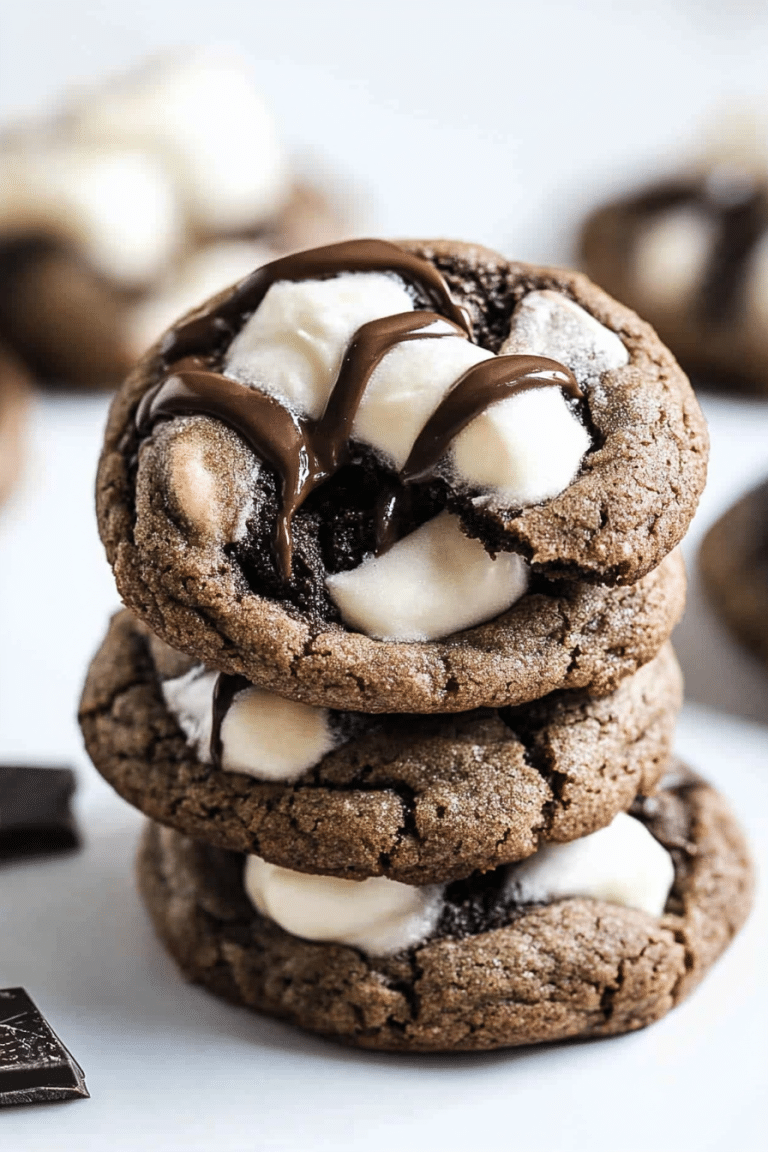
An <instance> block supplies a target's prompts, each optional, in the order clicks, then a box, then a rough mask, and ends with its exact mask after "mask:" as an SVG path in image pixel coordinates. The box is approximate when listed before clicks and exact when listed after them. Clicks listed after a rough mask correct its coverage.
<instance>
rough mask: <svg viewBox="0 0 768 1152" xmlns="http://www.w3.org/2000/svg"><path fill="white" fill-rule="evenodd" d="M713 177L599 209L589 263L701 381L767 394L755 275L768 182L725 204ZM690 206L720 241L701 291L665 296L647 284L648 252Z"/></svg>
mask: <svg viewBox="0 0 768 1152" xmlns="http://www.w3.org/2000/svg"><path fill="white" fill-rule="evenodd" d="M710 177H714V178H710V179H709V181H708V179H707V177H706V176H703V177H702V175H701V174H699V173H695V174H693V175H691V176H690V177H688V178H686V177H682V178H680V179H672V180H669V181H668V182H666V183H663V184H660V185H655V186H653V187H651V188H647V189H641V190H640V191H638V192H637V193H636V194H634V195H630V196H627V197H624V198H622V199H619V200H617V201H615V202H613V203H610V204H607V205H605V206H603V207H601V208H599V209H597V210H596V211H595V212H594V213H592V215H591V216H590V217H589V218H588V219H587V221H586V222H585V224H584V226H583V229H582V233H581V237H580V241H579V244H580V253H579V256H580V262H581V264H582V266H583V267H584V269H585V271H586V272H587V273H588V274H589V275H590V276H592V277H594V279H596V280H597V281H598V282H599V283H600V284H603V285H604V286H605V287H606V289H607V290H608V291H609V292H610V293H611V294H612V295H614V296H616V297H617V298H618V299H619V300H623V301H624V302H625V303H626V304H628V305H629V306H630V307H631V308H635V309H637V311H638V312H639V313H640V314H641V316H643V317H644V318H645V319H647V320H648V321H649V322H650V323H651V324H652V325H653V326H654V328H655V329H656V331H657V332H658V333H659V335H660V336H661V338H662V340H663V341H664V342H665V343H666V344H668V345H669V347H670V348H671V349H672V351H673V352H674V354H675V356H677V357H678V359H679V360H680V362H681V363H682V365H683V367H684V368H685V369H686V371H688V372H690V373H691V374H692V375H693V376H694V378H695V379H696V380H701V381H702V382H706V383H708V384H713V385H715V386H717V387H718V388H723V389H727V390H729V391H740V392H754V393H762V394H765V393H767V392H768V337H767V336H766V330H765V323H764V320H761V319H760V317H759V316H755V315H754V314H752V313H751V310H750V300H749V275H750V263H751V260H752V258H753V256H754V255H755V253H756V251H757V248H758V246H759V245H760V244H761V243H762V242H765V241H766V240H768V186H766V184H765V182H764V178H763V179H761V180H758V181H757V183H756V184H753V185H751V186H750V185H748V184H746V183H745V184H744V185H743V186H742V187H741V188H740V189H734V188H731V189H730V191H729V188H728V186H727V181H726V180H723V181H722V182H721V184H720V186H719V187H720V192H721V194H722V200H719V199H718V195H717V192H718V183H717V173H716V172H714V171H713V172H712V173H710ZM707 187H710V188H711V189H712V192H711V193H707V191H706V189H707ZM740 197H741V198H740ZM681 206H683V207H685V206H690V207H691V208H692V209H693V210H694V211H700V212H701V213H702V214H703V215H704V216H705V217H706V216H708V217H709V218H710V220H711V221H712V226H713V235H712V238H711V241H710V246H709V251H708V253H707V254H706V257H705V260H704V265H703V268H702V269H701V272H700V274H699V275H698V277H697V278H696V283H695V286H694V289H693V291H691V292H689V291H680V292H678V293H676V294H673V293H671V292H669V293H667V292H664V293H662V294H659V293H658V292H656V291H654V290H653V288H652V286H650V285H647V284H646V283H645V280H644V276H643V260H644V256H643V250H642V248H641V245H642V243H643V240H644V238H645V237H646V236H647V235H648V230H649V229H651V228H652V227H654V226H655V224H656V222H657V221H660V220H662V219H663V217H664V214H665V213H666V212H667V211H668V210H670V209H674V208H676V207H681ZM667 259H668V260H669V261H671V260H672V259H673V258H672V256H668V257H667ZM685 260H686V256H685V255H684V254H683V253H681V254H680V256H679V261H680V262H684V261H685Z"/></svg>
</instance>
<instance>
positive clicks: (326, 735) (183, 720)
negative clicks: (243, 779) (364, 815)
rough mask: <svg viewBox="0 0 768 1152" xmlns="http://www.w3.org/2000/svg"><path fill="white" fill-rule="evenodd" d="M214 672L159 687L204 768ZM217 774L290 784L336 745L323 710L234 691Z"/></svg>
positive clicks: (251, 690)
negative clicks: (231, 773)
mask: <svg viewBox="0 0 768 1152" xmlns="http://www.w3.org/2000/svg"><path fill="white" fill-rule="evenodd" d="M218 679H219V674H218V673H217V672H212V671H209V670H207V669H205V668H203V667H201V666H199V665H198V666H196V667H194V668H191V669H190V670H189V671H188V672H186V673H184V675H182V676H178V677H174V678H173V679H171V680H164V681H163V682H162V691H163V697H164V699H165V702H166V704H167V706H168V709H169V711H170V712H171V713H172V715H173V716H174V717H175V719H176V721H177V723H178V724H179V727H180V728H181V730H182V731H183V733H184V735H185V736H186V737H187V741H188V743H189V744H191V745H192V747H193V748H194V749H195V752H196V754H197V756H198V757H199V759H200V760H201V761H202V763H204V764H210V763H211V760H212V756H211V736H212V733H213V728H214V698H215V691H216V683H217V681H218ZM220 739H221V768H222V769H223V770H224V771H226V772H241V773H244V774H245V775H247V776H253V777H255V778H256V779H257V780H282V781H292V780H296V779H297V778H298V777H299V776H301V775H303V773H304V772H306V771H307V770H308V769H309V768H311V767H313V765H315V764H317V763H318V761H320V760H321V759H322V758H323V756H325V755H326V754H327V753H328V752H330V751H331V749H332V748H334V747H336V746H337V744H338V743H339V736H338V733H337V732H335V731H334V730H333V728H332V726H331V723H330V718H329V713H328V710H327V709H326V708H313V707H311V706H310V705H308V704H300V703H298V702H297V701H294V700H285V699H284V698H283V697H282V696H277V695H275V693H274V692H265V691H263V690H262V689H260V688H255V687H253V686H249V687H245V688H243V689H241V690H240V691H238V692H237V693H236V694H235V695H234V698H233V700H232V702H231V704H230V705H229V707H228V708H227V710H226V713H225V714H224V716H223V717H222V718H221V723H220Z"/></svg>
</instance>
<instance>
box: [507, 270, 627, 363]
mask: <svg viewBox="0 0 768 1152" xmlns="http://www.w3.org/2000/svg"><path fill="white" fill-rule="evenodd" d="M500 354H501V355H502V356H510V355H528V356H549V357H550V359H552V360H558V361H559V362H560V363H561V364H564V365H565V366H566V368H570V370H571V372H573V374H574V376H575V377H576V380H577V381H578V383H579V384H582V385H583V384H590V383H592V382H594V381H595V380H598V379H599V378H600V376H601V375H602V374H603V372H609V371H611V370H612V369H616V368H623V367H624V365H625V364H627V363H628V362H629V353H628V352H627V349H626V347H625V346H624V343H623V341H622V340H621V339H620V338H619V337H618V336H617V335H616V333H615V332H611V330H610V328H606V327H605V325H604V324H601V323H600V321H599V320H595V318H594V316H590V314H589V312H587V311H586V309H584V308H582V307H581V305H580V304H576V303H574V301H573V300H569V299H568V297H567V296H563V295H562V293H561V292H554V291H552V290H551V289H544V290H543V291H540V292H529V293H528V295H527V296H524V297H523V299H522V300H521V301H520V303H519V304H518V305H517V307H516V308H515V311H514V313H513V314H512V322H511V324H510V329H509V335H508V337H507V339H506V340H505V341H504V344H503V345H502V347H501V349H500Z"/></svg>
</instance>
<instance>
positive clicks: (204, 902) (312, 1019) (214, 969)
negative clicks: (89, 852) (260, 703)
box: [139, 768, 752, 1051]
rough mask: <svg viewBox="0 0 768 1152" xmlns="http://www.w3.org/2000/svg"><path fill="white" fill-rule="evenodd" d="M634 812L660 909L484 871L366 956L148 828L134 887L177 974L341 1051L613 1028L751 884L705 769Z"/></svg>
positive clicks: (212, 859)
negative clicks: (434, 919) (421, 926)
mask: <svg viewBox="0 0 768 1152" xmlns="http://www.w3.org/2000/svg"><path fill="white" fill-rule="evenodd" d="M633 811H634V814H635V815H636V816H637V817H638V818H639V819H640V820H641V821H642V822H643V823H644V824H646V826H647V827H648V828H649V829H650V831H651V832H652V834H653V836H654V837H655V838H656V840H658V841H659V842H660V843H661V844H662V845H663V846H664V847H665V848H666V849H667V850H668V851H669V853H670V855H671V857H672V860H673V862H674V882H673V886H672V888H671V891H670V893H669V896H668V898H667V903H666V907H665V909H664V913H663V915H662V916H661V917H657V916H654V915H651V914H649V913H648V912H644V911H639V910H637V909H635V908H629V907H623V906H619V905H617V904H613V903H607V902H605V901H603V900H596V899H589V898H584V897H581V898H574V897H570V898H564V899H558V900H555V901H554V902H552V903H545V904H521V903H519V902H516V901H515V899H514V895H513V893H514V890H513V889H510V888H509V886H504V885H503V884H500V883H499V881H498V879H495V878H496V877H497V873H491V874H490V875H488V876H486V877H479V876H475V877H473V878H471V879H470V880H468V881H463V882H459V883H458V884H456V885H449V886H448V887H447V888H446V889H445V893H444V897H443V900H444V910H443V913H442V915H441V917H440V920H439V922H438V923H437V926H436V927H435V928H434V930H433V932H432V934H431V936H430V938H429V939H428V940H427V941H426V942H425V943H423V944H421V945H418V946H415V947H412V948H409V949H406V950H404V951H401V952H399V953H397V954H395V955H391V956H384V957H381V956H379V957H371V956H370V955H367V954H365V953H364V952H362V951H359V950H357V949H355V948H351V947H348V946H343V945H336V944H327V943H324V944H317V943H311V942H309V941H307V940H302V939H299V938H298V937H296V936H293V935H290V934H289V933H287V932H285V931H284V930H283V929H281V928H280V927H278V926H277V924H275V923H274V922H273V921H270V920H269V919H267V918H265V917H264V916H262V915H260V914H259V913H257V912H255V910H254V908H253V906H252V904H251V903H250V901H249V900H248V899H247V897H246V895H245V891H244V888H243V880H242V871H243V864H242V857H240V856H238V855H236V854H233V853H227V852H224V851H222V850H220V849H216V848H211V847H208V846H206V845H203V844H200V843H197V842H195V841H193V840H188V839H186V838H184V837H183V836H181V835H180V834H179V833H177V832H173V831H171V830H169V829H163V828H160V827H159V826H158V825H154V824H151V825H149V826H148V827H147V830H146V833H145V836H144V840H143V843H142V847H141V851H140V855H139V881H140V888H141V892H142V895H143V898H144V901H145V903H146V905H147V907H148V909H149V911H150V914H151V916H152V920H153V923H154V925H155V929H156V931H157V933H158V935H159V936H160V938H161V939H162V940H163V942H164V943H165V945H166V946H167V948H168V949H169V950H170V952H171V954H172V955H173V957H174V958H175V960H176V961H177V963H178V964H179V966H180V967H181V969H182V971H183V973H184V974H185V976H186V977H187V978H188V979H190V980H192V981H195V982H198V983H201V984H204V985H205V986H206V987H207V988H208V989H209V990H210V991H212V992H215V993H216V994H217V995H220V996H223V997H224V998H226V999H228V1000H231V1001H233V1002H234V1003H237V1004H243V1005H246V1006H248V1007H250V1008H252V1009H255V1010H256V1011H259V1012H264V1013H266V1014H268V1015H272V1016H277V1017H280V1018H283V1019H286V1020H289V1021H290V1022H292V1023H294V1024H298V1025H300V1026H301V1027H304V1028H307V1029H309V1030H311V1031H315V1032H320V1033H323V1034H325V1035H327V1036H330V1037H333V1038H335V1039H338V1040H341V1041H343V1042H345V1043H348V1044H354V1045H358V1046H360V1047H366V1048H384V1049H396V1050H410V1051H447V1050H449V1051H456V1050H473V1049H474V1050H478V1049H484V1048H497V1047H506V1046H511V1045H518V1044H531V1043H538V1042H542V1041H551V1040H564V1039H573V1038H587V1037H596V1036H607V1035H614V1034H616V1033H620V1032H627V1031H632V1030H635V1029H638V1028H642V1027H644V1026H645V1025H647V1024H650V1023H652V1022H653V1021H654V1020H657V1019H659V1018H660V1017H661V1016H663V1015H664V1014H665V1013H666V1012H667V1011H669V1009H670V1008H672V1007H674V1006H675V1005H676V1004H678V1003H679V1002H680V1001H681V1000H682V999H683V998H684V997H685V996H687V995H688V993H689V992H690V991H691V990H692V988H694V987H695V985H696V984H697V983H698V981H699V980H700V979H701V977H702V976H703V975H704V973H705V972H706V971H707V969H708V968H709V967H710V966H711V965H712V964H713V963H714V961H715V960H716V959H717V957H718V956H719V955H720V953H721V952H722V951H723V950H724V948H725V947H726V946H727V944H728V943H729V941H730V940H731V938H732V937H733V935H734V934H735V933H736V931H738V929H739V927H740V926H741V924H742V923H743V921H744V919H745V918H746V915H747V913H748V911H749V907H750V902H751V891H752V875H751V867H750V863H749V858H748V854H747V849H746V846H745V843H744V839H743V836H742V833H741V831H740V829H739V827H738V825H737V823H736V821H735V820H734V818H733V816H732V815H731V813H730V811H729V810H728V808H727V806H726V804H725V802H724V801H723V799H722V798H721V797H720V796H719V794H718V793H717V792H715V791H714V789H712V788H711V787H710V786H709V785H707V784H706V783H704V782H703V781H702V780H701V779H700V778H698V777H696V776H695V775H693V774H692V773H690V772H688V771H687V770H685V769H682V768H680V769H679V771H676V772H675V774H674V775H673V776H671V777H670V778H669V779H668V781H666V782H665V785H664V790H663V791H662V792H661V793H659V795H658V796H657V797H655V798H654V799H653V800H647V801H642V800H641V801H639V802H638V803H637V804H636V806H635V808H634V810H633ZM624 819H626V817H625V818H624ZM503 871H504V870H503V869H502V870H500V872H503Z"/></svg>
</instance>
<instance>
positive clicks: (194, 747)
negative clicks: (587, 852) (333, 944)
mask: <svg viewBox="0 0 768 1152" xmlns="http://www.w3.org/2000/svg"><path fill="white" fill-rule="evenodd" d="M681 691H682V685H681V677H680V671H679V668H678V666H677V662H676V660H675V657H674V654H673V652H672V649H671V646H669V645H667V646H666V647H665V648H663V649H662V651H661V653H660V654H659V655H658V656H657V657H656V658H655V659H654V660H653V661H651V663H649V664H647V665H646V666H645V667H643V668H641V669H640V671H639V672H636V673H635V674H634V675H633V676H630V677H628V678H627V679H625V680H624V681H622V683H621V684H620V686H619V687H618V688H617V689H616V690H615V691H614V692H613V693H612V694H611V695H610V696H606V697H603V698H602V699H593V698H590V696H589V695H588V694H587V693H585V692H558V693H553V694H552V695H550V696H548V697H547V698H545V699H543V700H539V701H537V702H535V703H532V704H528V705H524V706H520V707H517V708H502V709H493V710H492V709H479V710H475V711H472V712H468V713H463V714H459V715H454V714H438V715H431V716H423V715H420V716H409V715H391V714H390V715H387V714H379V715H365V714H362V713H357V712H339V711H334V710H329V709H321V708H312V707H309V706H307V705H303V704H297V703H295V702H292V701H287V700H284V699H283V698H282V697H277V696H274V695H273V694H271V693H267V692H263V691H261V690H259V689H254V688H253V687H252V686H249V685H248V683H247V681H244V680H242V678H240V677H219V675H218V674H217V673H216V672H213V671H210V670H207V669H205V668H204V667H203V666H201V665H195V664H194V663H193V662H192V661H191V660H190V659H189V658H187V657H185V656H182V655H180V654H179V653H176V652H174V651H173V650H172V649H170V648H168V647H167V646H166V645H164V644H163V643H162V642H160V641H158V640H157V639H156V638H155V637H153V636H151V634H150V633H149V632H148V631H147V629H146V628H144V627H143V626H142V625H140V624H138V623H137V621H136V620H135V619H134V618H133V617H132V616H131V615H130V613H128V612H122V613H120V614H118V615H117V616H116V617H115V618H114V619H113V621H112V624H111V626H110V629H109V632H108V634H107V637H106V639H105V641H104V643H103V644H102V647H101V649H100V651H99V652H98V654H97V656H96V658H95V660H94V662H93V664H92V666H91V670H90V673H89V676H88V680H87V682H86V686H85V690H84V694H83V700H82V703H81V710H80V722H81V725H82V728H83V733H84V735H85V741H86V746H87V748H88V752H89V754H90V756H91V758H92V759H93V761H94V763H95V765H96V767H97V768H98V769H99V771H100V772H101V773H102V774H103V775H104V776H105V778H106V779H107V780H108V781H109V783H110V784H112V786H113V787H114V788H115V789H116V790H117V791H118V792H119V793H120V795H121V796H123V798H124V799H126V800H128V801H129V802H130V803H132V804H134V805H135V806H136V807H138V808H140V809H141V810H142V811H143V812H144V813H146V815H148V816H150V817H151V818H152V819H153V820H157V821H159V822H160V823H163V824H166V825H169V826H171V827H173V828H176V829H178V830H179V831H181V832H183V833H185V834H186V835H190V836H193V837H195V836H196V837H199V838H201V839H205V840H206V841H207V842H208V843H210V844H213V845H216V846H219V847H222V848H228V849H230V850H233V851H239V852H247V853H250V854H257V855H259V856H261V857H263V858H264V859H266V860H268V861H270V862H271V863H274V864H279V865H282V866H284V867H288V868H291V869H293V870H296V871H306V872H312V873H317V874H325V875H333V876H339V877H343V878H348V879H363V878H365V877H368V876H381V875H384V876H387V877H389V878H390V879H393V880H400V881H402V882H404V883H407V884H416V885H422V884H431V883H435V882H445V881H447V880H453V879H459V878H462V877H464V876H467V875H468V874H469V873H471V872H473V871H474V870H476V869H478V870H481V871H486V870H488V869H491V868H496V867H498V866H499V865H501V864H505V863H508V862H510V861H513V860H519V859H522V858H524V857H526V856H529V855H530V854H531V853H533V852H535V851H536V850H537V849H538V848H539V847H540V846H541V845H542V844H543V843H545V842H548V841H568V840H572V839H575V838H577V837H580V836H585V835H587V834H589V833H590V832H593V831H595V830H596V829H598V828H601V827H603V826H605V825H606V824H608V823H610V821H611V820H612V819H613V817H614V816H615V814H616V813H617V812H619V811H621V810H623V809H626V808H628V807H629V805H630V804H631V803H632V801H633V799H634V797H635V795H636V794H637V793H638V792H642V793H643V794H646V795H647V794H649V793H651V792H653V790H654V788H655V786H656V783H657V781H658V779H659V777H660V775H661V773H662V772H663V771H664V768H665V765H666V762H667V759H668V757H669V754H670V750H671V744H672V737H673V731H674V723H675V718H676V715H677V711H678V709H679V707H680V702H681Z"/></svg>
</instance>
